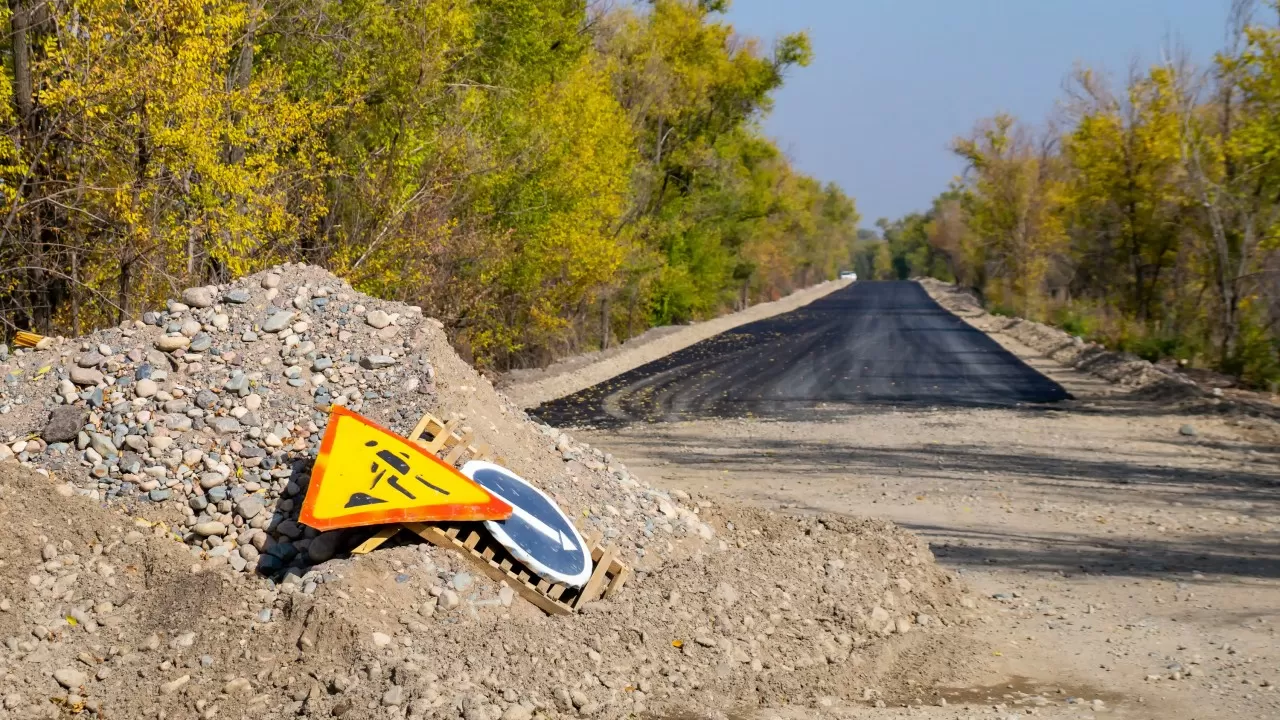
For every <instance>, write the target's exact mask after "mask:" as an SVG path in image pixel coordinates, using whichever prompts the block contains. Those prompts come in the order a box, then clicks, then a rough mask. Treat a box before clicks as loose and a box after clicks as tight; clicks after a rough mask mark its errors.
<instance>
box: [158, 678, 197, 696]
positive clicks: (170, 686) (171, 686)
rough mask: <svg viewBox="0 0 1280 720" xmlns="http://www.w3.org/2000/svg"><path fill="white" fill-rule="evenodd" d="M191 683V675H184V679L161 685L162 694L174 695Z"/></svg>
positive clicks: (176, 679)
mask: <svg viewBox="0 0 1280 720" xmlns="http://www.w3.org/2000/svg"><path fill="white" fill-rule="evenodd" d="M190 681H191V676H190V675H183V676H182V677H179V678H175V679H173V680H170V681H169V682H167V683H164V684H163V685H161V686H160V693H161V694H162V695H172V694H173V693H175V692H177V691H178V690H179V689H181V688H182V686H183V685H186V684H187V683H188V682H190Z"/></svg>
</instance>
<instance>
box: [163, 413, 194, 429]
mask: <svg viewBox="0 0 1280 720" xmlns="http://www.w3.org/2000/svg"><path fill="white" fill-rule="evenodd" d="M191 425H192V422H191V418H189V417H187V416H186V415H180V414H177V413H174V414H172V415H166V416H165V419H164V426H165V427H166V428H168V429H170V430H174V431H177V432H186V431H188V430H190V429H191Z"/></svg>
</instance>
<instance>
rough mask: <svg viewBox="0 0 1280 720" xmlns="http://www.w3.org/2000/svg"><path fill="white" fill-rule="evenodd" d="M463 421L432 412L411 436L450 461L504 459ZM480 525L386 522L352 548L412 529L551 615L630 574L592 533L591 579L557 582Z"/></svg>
mask: <svg viewBox="0 0 1280 720" xmlns="http://www.w3.org/2000/svg"><path fill="white" fill-rule="evenodd" d="M459 425H460V421H459V420H457V419H453V420H450V421H449V422H441V421H440V420H439V419H438V418H436V417H434V416H432V415H430V414H428V415H424V416H423V417H422V419H421V420H419V421H418V424H417V426H416V427H414V429H413V432H412V433H410V435H409V438H408V439H409V440H411V441H413V442H415V443H417V444H418V445H421V446H422V447H423V448H424V449H425V450H427V451H428V452H432V453H435V454H436V455H439V456H440V457H441V459H443V460H444V461H445V462H447V463H449V464H451V465H456V464H458V463H460V462H465V461H466V460H485V461H488V462H494V463H498V464H501V460H502V458H500V457H494V456H493V455H492V451H491V449H490V448H489V446H488V445H487V444H485V443H480V444H479V445H473V444H471V441H472V433H471V432H470V431H466V432H462V433H459V431H458V426H459ZM479 527H480V526H479V524H478V523H447V524H443V525H427V524H425V523H404V524H401V525H386V526H383V527H380V528H378V530H377V531H376V532H375V533H374V534H373V535H372V536H371V537H370V538H369V539H367V540H365V541H364V542H363V543H361V544H360V545H359V546H358V547H357V548H355V549H354V550H352V551H351V554H353V555H363V554H366V553H369V552H372V551H373V550H375V549H377V548H378V547H379V546H381V545H382V544H383V543H385V542H386V541H388V540H390V539H391V538H393V537H395V535H396V533H398V532H400V531H401V530H408V531H409V532H412V533H413V534H415V535H417V536H418V537H420V538H422V539H424V540H426V541H428V542H430V543H432V544H434V545H437V546H439V547H442V548H448V549H451V550H456V551H458V552H460V553H462V555H463V557H467V558H470V559H471V561H472V562H473V563H475V565H476V567H477V568H478V569H479V570H480V571H481V572H483V573H484V574H485V575H487V576H488V577H489V578H490V579H491V580H493V581H494V582H499V583H502V582H505V583H506V584H507V585H509V586H510V587H511V589H512V590H514V591H515V592H517V593H519V594H520V596H521V597H523V598H524V599H526V600H528V601H529V602H531V603H533V604H534V605H537V606H538V607H539V608H541V609H542V610H544V611H545V612H547V613H548V614H551V615H568V614H570V613H573V612H575V611H576V610H578V609H579V608H581V607H582V606H583V605H585V604H587V603H589V602H591V601H593V600H596V599H598V598H600V597H602V596H603V597H605V598H609V597H613V595H614V594H616V593H617V592H618V591H619V590H621V589H622V586H623V585H625V584H626V582H627V579H628V578H629V577H630V575H631V569H630V568H628V567H627V566H626V565H623V564H622V563H621V562H620V561H619V560H618V557H617V550H616V549H614V548H611V547H610V548H606V547H603V546H602V545H601V544H600V537H599V535H592V536H591V537H589V538H587V546H588V547H589V548H590V550H591V560H592V563H593V565H594V568H593V570H592V573H591V577H590V578H589V579H588V580H587V582H586V584H585V585H583V586H582V587H581V588H575V587H570V586H568V585H563V584H561V583H553V582H550V581H548V580H546V579H544V578H541V577H539V576H538V575H536V574H535V573H533V572H531V571H530V570H529V569H528V568H526V567H525V566H524V564H523V563H521V562H520V561H519V560H517V559H516V558H515V556H513V555H512V554H511V552H510V551H509V550H507V549H506V548H505V547H503V546H502V544H501V543H499V542H498V541H497V540H494V539H493V538H492V537H491V536H490V535H489V534H488V533H486V532H483V531H482V530H481V529H479Z"/></svg>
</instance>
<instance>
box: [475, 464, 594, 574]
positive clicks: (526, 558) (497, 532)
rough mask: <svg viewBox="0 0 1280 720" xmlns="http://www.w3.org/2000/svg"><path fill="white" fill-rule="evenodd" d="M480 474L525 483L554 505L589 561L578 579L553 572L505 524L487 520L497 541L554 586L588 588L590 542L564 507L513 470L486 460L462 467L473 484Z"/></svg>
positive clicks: (506, 499) (506, 500) (487, 489)
mask: <svg viewBox="0 0 1280 720" xmlns="http://www.w3.org/2000/svg"><path fill="white" fill-rule="evenodd" d="M480 470H494V471H497V472H500V473H503V474H504V475H507V476H508V477H511V478H514V479H515V480H517V481H519V482H520V483H523V484H524V486H525V487H527V488H529V489H530V490H532V491H534V492H536V493H538V494H539V495H541V496H542V497H543V499H544V500H546V501H547V502H548V503H549V504H550V505H551V507H553V508H555V509H556V512H558V513H560V517H562V518H564V520H565V524H566V525H568V526H569V530H570V531H572V532H573V539H574V540H576V541H577V543H578V547H580V548H582V554H583V556H584V557H586V563H585V564H584V566H583V568H582V571H581V572H579V573H577V574H575V575H565V574H564V573H561V572H557V571H555V570H552V569H551V568H548V567H547V566H545V565H543V564H542V563H540V562H538V560H537V559H536V558H534V557H533V556H531V555H529V553H527V552H525V550H524V548H522V547H521V546H520V545H519V544H518V543H516V542H515V541H514V540H512V539H511V536H510V535H507V531H506V530H504V529H503V527H502V525H501V521H495V520H486V521H485V522H484V526H485V528H486V529H488V531H489V532H490V533H491V534H492V535H493V537H494V538H495V539H496V540H497V541H498V542H499V543H501V544H502V546H503V547H505V548H506V549H507V550H509V551H510V552H511V554H512V555H514V556H515V557H516V559H517V560H519V561H520V562H522V563H524V564H525V565H527V566H529V569H530V570H533V571H534V572H536V573H538V575H540V576H542V577H543V578H545V579H547V580H551V581H553V582H558V583H563V584H565V585H569V586H570V587H582V586H583V585H586V584H587V581H588V580H590V579H591V570H592V566H593V564H594V563H592V561H591V553H590V551H589V550H588V548H587V541H586V540H585V539H584V538H583V537H582V533H580V532H578V528H577V526H576V525H574V524H573V519H572V518H570V517H569V516H568V515H566V514H565V512H564V510H562V509H561V508H560V505H559V504H557V503H556V501H555V500H552V499H551V496H549V495H547V494H546V493H544V492H542V491H541V490H539V489H538V488H536V487H534V486H533V483H530V482H529V481H528V480H525V479H524V478H522V477H520V476H519V475H517V474H516V473H515V472H514V471H512V470H511V469H509V468H505V467H503V466H501V465H498V464H497V463H491V462H486V461H484V460H468V461H467V463H466V464H464V465H463V466H462V474H463V475H466V476H467V477H468V478H470V479H471V480H472V481H473V482H475V479H476V478H475V475H476V473H477V472H478V471H480ZM476 484H477V485H480V483H479V482H476ZM480 487H484V485H480ZM484 489H485V492H487V493H489V494H490V495H493V496H494V497H496V498H500V499H501V500H502V501H503V502H505V503H507V504H508V505H510V506H511V508H512V510H513V511H515V510H516V509H517V508H516V505H515V503H513V502H511V500H509V499H508V498H504V497H502V496H501V495H500V494H498V493H497V492H494V491H493V490H490V489H489V488H484Z"/></svg>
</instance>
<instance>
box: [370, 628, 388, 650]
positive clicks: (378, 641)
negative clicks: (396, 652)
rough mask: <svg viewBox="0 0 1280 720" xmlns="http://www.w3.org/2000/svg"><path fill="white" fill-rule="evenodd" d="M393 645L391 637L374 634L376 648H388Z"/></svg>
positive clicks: (378, 633)
mask: <svg viewBox="0 0 1280 720" xmlns="http://www.w3.org/2000/svg"><path fill="white" fill-rule="evenodd" d="M390 644H391V636H390V635H387V634H386V633H380V632H375V633H374V634H373V645H374V647H386V646H388V645H390Z"/></svg>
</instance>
